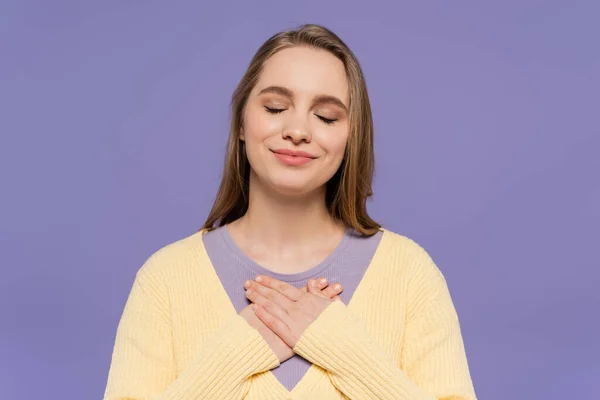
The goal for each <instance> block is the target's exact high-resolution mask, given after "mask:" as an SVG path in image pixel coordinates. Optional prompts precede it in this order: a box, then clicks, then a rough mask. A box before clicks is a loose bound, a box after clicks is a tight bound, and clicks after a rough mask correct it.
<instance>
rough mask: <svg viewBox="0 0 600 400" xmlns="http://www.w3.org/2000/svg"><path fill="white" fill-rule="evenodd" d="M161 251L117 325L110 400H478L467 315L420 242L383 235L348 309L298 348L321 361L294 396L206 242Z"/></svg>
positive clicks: (324, 318) (331, 315)
mask: <svg viewBox="0 0 600 400" xmlns="http://www.w3.org/2000/svg"><path fill="white" fill-rule="evenodd" d="M204 233H205V232H204V231H200V232H197V233H195V234H193V235H191V236H188V237H187V238H185V239H182V240H179V241H177V242H175V243H172V244H170V245H168V246H165V247H164V248H162V249H160V250H159V251H157V252H156V253H155V254H153V255H152V256H151V257H150V258H149V259H148V260H147V261H146V262H145V263H144V265H143V266H142V267H141V268H140V270H139V271H138V273H137V275H136V278H135V281H134V283H133V288H132V289H131V292H130V294H129V298H128V300H127V303H126V305H125V309H124V311H123V315H122V317H121V320H120V322H119V326H118V329H117V334H116V340H115V346H114V350H113V355H112V362H111V366H110V371H109V375H108V382H107V386H106V391H105V395H104V399H105V400H126V399H127V400H142V399H144V400H145V399H153V400H192V399H218V400H223V399H248V400H266V399H281V400H283V399H298V400H299V399H322V400H329V399H331V400H333V399H359V400H362V399H385V400H387V399H390V400H392V399H398V400H434V399H446V400H451V399H452V400H475V399H476V397H475V393H474V389H473V384H472V382H471V377H470V373H469V368H468V365H467V359H466V355H465V349H464V345H463V340H462V335H461V331H460V325H459V321H458V316H457V313H456V310H455V308H454V305H453V303H452V299H451V297H450V293H449V290H448V287H447V284H446V281H445V279H444V276H443V275H442V273H441V272H440V270H439V269H438V268H437V267H436V265H435V264H434V263H433V261H432V260H431V258H430V257H429V256H428V254H427V253H426V252H425V250H424V249H423V248H421V247H420V246H419V245H418V244H416V243H415V242H413V241H412V240H410V239H408V238H406V237H404V236H401V235H397V234H395V233H393V232H391V231H388V230H383V235H382V238H381V241H380V243H379V246H378V247H377V250H376V252H375V255H374V257H373V259H372V261H371V264H370V265H369V267H368V268H367V271H366V272H365V275H364V276H363V278H362V280H361V282H360V283H359V285H358V287H357V288H356V290H355V292H354V294H353V296H352V298H351V299H350V301H349V302H348V304H347V305H345V304H344V303H342V302H332V303H331V304H330V305H329V306H328V307H327V308H326V309H325V311H323V312H322V313H321V315H320V316H319V317H318V318H317V319H316V320H315V321H314V322H313V323H312V324H311V325H310V326H309V327H308V328H307V330H306V331H305V332H304V334H303V335H302V336H301V337H300V340H299V341H298V343H297V344H296V346H295V347H294V351H295V352H296V353H297V354H298V355H300V356H301V357H303V358H305V359H306V360H308V361H310V362H311V363H312V365H311V367H310V368H309V369H308V371H307V372H306V374H305V375H304V377H303V378H302V379H301V380H300V382H298V384H297V385H296V386H295V387H294V388H293V390H291V391H289V390H287V389H286V388H285V387H284V386H283V385H282V384H281V383H280V382H279V381H278V380H277V379H276V378H275V376H274V375H273V373H272V372H271V369H273V368H275V367H277V366H278V365H279V361H278V359H277V357H276V355H275V353H274V352H273V351H272V350H271V349H270V347H269V346H268V344H267V343H266V341H265V340H263V338H262V336H261V335H260V334H259V333H258V332H257V331H256V330H255V329H254V328H252V327H251V326H250V325H249V324H248V323H247V322H246V320H245V319H244V318H242V317H241V316H239V315H238V314H237V312H236V311H235V308H234V307H233V304H232V303H231V301H230V299H229V298H228V296H227V293H226V292H225V290H224V288H223V285H222V284H221V282H220V280H219V278H218V276H217V274H216V273H215V270H214V268H213V266H212V265H211V262H210V259H209V257H208V255H207V253H206V250H205V248H204V246H203V243H202V235H203V234H204Z"/></svg>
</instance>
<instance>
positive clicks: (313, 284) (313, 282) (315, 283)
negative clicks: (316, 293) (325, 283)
mask: <svg viewBox="0 0 600 400" xmlns="http://www.w3.org/2000/svg"><path fill="white" fill-rule="evenodd" d="M310 286H312V287H316V286H317V281H315V280H314V279H313V280H311V281H310Z"/></svg>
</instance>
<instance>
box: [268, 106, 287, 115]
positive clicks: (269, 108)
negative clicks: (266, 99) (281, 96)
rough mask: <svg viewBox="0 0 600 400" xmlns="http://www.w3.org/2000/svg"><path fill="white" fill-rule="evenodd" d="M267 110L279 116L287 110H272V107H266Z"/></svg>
mask: <svg viewBox="0 0 600 400" xmlns="http://www.w3.org/2000/svg"><path fill="white" fill-rule="evenodd" d="M265 110H267V112H269V113H271V114H279V113H281V112H284V111H285V108H271V107H267V106H265Z"/></svg>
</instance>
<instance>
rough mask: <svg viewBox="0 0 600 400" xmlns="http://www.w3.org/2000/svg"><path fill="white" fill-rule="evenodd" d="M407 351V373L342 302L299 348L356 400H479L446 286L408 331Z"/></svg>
mask: <svg viewBox="0 0 600 400" xmlns="http://www.w3.org/2000/svg"><path fill="white" fill-rule="evenodd" d="M382 317H383V316H382ZM403 349H404V350H403V354H402V359H403V360H404V362H403V364H404V371H403V370H402V369H401V368H400V367H399V366H398V365H397V363H396V362H394V360H393V359H392V357H390V356H389V355H388V354H387V353H386V352H385V351H384V349H383V348H382V347H380V346H379V345H378V344H377V343H376V342H375V341H374V340H373V339H372V337H371V336H370V335H369V332H368V330H367V328H366V325H365V324H364V323H363V322H362V321H361V320H360V319H359V318H357V317H356V316H355V315H354V314H353V313H352V312H351V311H350V310H349V309H348V308H347V307H346V306H345V305H344V303H342V302H333V303H332V304H331V305H329V306H328V307H327V308H326V309H325V311H324V312H323V313H322V314H321V315H320V316H319V317H318V318H317V320H316V321H314V322H313V323H312V324H311V325H310V326H309V327H308V329H307V330H306V331H305V332H304V334H303V335H302V336H301V338H300V340H299V341H298V343H297V344H296V346H295V347H294V351H295V352H296V353H298V354H299V355H300V356H302V357H304V358H306V359H307V360H309V361H310V362H312V363H313V364H316V365H318V366H320V367H321V368H323V369H325V370H326V371H327V372H328V374H329V376H330V379H331V381H332V383H333V384H334V385H335V386H336V387H337V388H338V390H340V391H341V392H343V393H344V394H345V395H346V396H348V397H349V398H350V399H398V400H441V399H447V400H450V399H452V400H476V396H475V392H474V389H473V385H472V382H471V377H470V373H469V369H468V366H467V360H466V355H465V350H464V346H463V341H462V337H461V333H460V327H459V322H458V318H457V315H456V312H455V309H454V306H453V303H452V300H451V299H450V295H449V292H448V288H447V286H446V284H445V281H442V282H441V283H440V285H439V289H438V292H437V295H436V296H435V298H433V299H432V301H431V302H430V303H429V305H428V306H427V307H426V309H425V310H424V313H423V314H422V315H421V316H420V317H419V318H417V319H416V320H414V321H412V322H411V323H410V325H407V326H406V331H405V339H404V343H403Z"/></svg>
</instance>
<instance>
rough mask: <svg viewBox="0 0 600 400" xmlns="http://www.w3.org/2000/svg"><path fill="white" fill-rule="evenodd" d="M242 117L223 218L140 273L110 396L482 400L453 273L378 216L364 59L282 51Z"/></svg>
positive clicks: (261, 62) (243, 97)
mask: <svg viewBox="0 0 600 400" xmlns="http://www.w3.org/2000/svg"><path fill="white" fill-rule="evenodd" d="M232 114H233V115H232V121H231V131H230V136H229V147H228V151H227V156H226V163H225V170H224V175H223V180H222V182H221V186H220V188H219V192H218V194H217V198H216V201H215V204H214V206H213V208H212V210H211V212H210V215H209V216H208V219H207V221H206V223H205V224H204V227H203V228H202V229H201V230H200V231H199V232H197V233H195V234H193V235H191V236H189V237H187V238H185V239H182V240H180V241H178V242H176V243H172V244H170V245H168V246H166V247H164V248H163V249H161V250H159V251H158V252H156V253H155V254H154V255H152V257H150V258H149V259H148V260H147V262H146V263H145V264H144V265H143V266H142V268H141V269H140V270H139V272H138V274H137V276H136V279H135V282H134V285H133V288H132V290H131V293H130V296H129V299H128V301H127V304H126V306H125V310H124V312H123V316H122V318H121V321H120V323H119V327H118V330H117V336H116V342H115V347H114V353H113V357H112V364H111V368H110V372H109V377H108V384H107V387H106V392H105V397H104V398H105V399H107V400H117V399H119V400H125V399H130V400H141V399H150V398H152V399H155V400H159V399H160V400H167V399H169V400H183V399H190V400H191V399H219V400H221V399H256V400H264V399H291V398H293V399H307V398H311V399H325V400H326V399H405V400H409V399H411V400H414V399H423V400H425V399H428V400H429V399H453V400H458V399H463V400H467V399H468V400H473V399H475V393H474V390H473V385H472V382H471V377H470V374H469V369H468V365H467V360H466V356H465V351H464V346H463V341H462V336H461V331H460V326H459V321H458V317H457V314H456V311H455V308H454V306H453V303H452V300H451V297H450V294H449V291H448V288H447V285H446V281H445V279H444V277H443V275H442V274H441V272H440V271H439V269H438V268H437V267H436V265H435V264H434V263H433V261H432V260H431V258H430V257H429V256H428V254H427V253H426V252H425V251H424V250H423V249H422V248H421V247H420V246H419V245H417V244H416V243H415V242H413V241H411V240H410V239H408V238H406V237H404V236H401V235H398V234H395V233H392V232H391V231H388V230H385V229H383V228H381V227H380V225H379V224H377V223H376V222H375V221H373V220H372V219H371V218H370V217H369V215H368V214H367V209H366V199H367V198H368V197H369V196H371V179H372V174H373V164H374V155H373V123H372V117H371V110H370V105H369V99H368V95H367V89H366V86H365V80H364V78H363V75H362V72H361V69H360V66H359V63H358V61H357V60H356V58H355V56H354V55H353V54H352V52H351V51H350V50H349V49H348V47H347V46H346V45H345V44H344V43H343V42H342V41H341V40H340V39H339V38H338V37H337V36H336V35H335V34H334V33H332V32H331V31H329V30H327V29H326V28H323V27H320V26H317V25H305V26H302V27H300V28H299V29H297V30H293V31H288V32H282V33H279V34H277V35H275V36H273V37H271V38H270V39H269V40H267V42H265V43H264V44H263V46H262V47H261V48H260V49H259V50H258V52H257V53H256V55H255V56H254V58H253V60H252V62H251V63H250V66H249V67H248V70H247V71H246V74H245V75H244V77H243V78H242V80H241V82H240V83H239V85H238V87H237V89H236V91H235V93H234V95H233V101H232ZM322 279H324V280H322ZM329 283H332V284H329ZM342 286H343V290H342Z"/></svg>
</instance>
